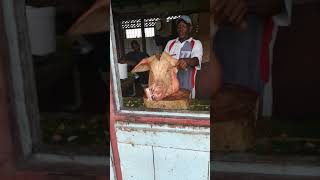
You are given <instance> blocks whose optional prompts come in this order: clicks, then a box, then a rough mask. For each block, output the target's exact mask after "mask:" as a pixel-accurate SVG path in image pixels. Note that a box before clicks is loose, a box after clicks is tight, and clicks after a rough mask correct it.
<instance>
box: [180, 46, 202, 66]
mask: <svg viewBox="0 0 320 180" xmlns="http://www.w3.org/2000/svg"><path fill="white" fill-rule="evenodd" d="M202 56H203V47H202V44H201V42H200V41H197V40H196V42H195V44H194V48H193V50H192V52H191V58H181V59H180V60H179V62H178V65H177V66H178V68H179V66H180V68H181V69H185V68H187V67H195V66H198V69H200V67H201V66H200V65H201V61H202Z"/></svg>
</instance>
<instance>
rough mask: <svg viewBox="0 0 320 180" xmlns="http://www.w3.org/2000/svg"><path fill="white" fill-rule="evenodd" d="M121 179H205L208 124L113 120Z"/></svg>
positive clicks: (208, 149)
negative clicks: (161, 123)
mask: <svg viewBox="0 0 320 180" xmlns="http://www.w3.org/2000/svg"><path fill="white" fill-rule="evenodd" d="M116 133H117V141H118V148H119V155H120V161H121V170H122V176H123V179H126V180H127V179H128V180H140V179H148V180H194V179H197V180H208V179H209V175H208V172H209V164H210V163H209V162H210V128H205V127H191V126H175V127H170V126H169V125H161V126H159V125H154V124H153V125H151V124H137V123H121V122H120V123H119V122H118V123H117V124H116Z"/></svg>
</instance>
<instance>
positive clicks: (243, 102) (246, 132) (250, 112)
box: [210, 85, 259, 152]
mask: <svg viewBox="0 0 320 180" xmlns="http://www.w3.org/2000/svg"><path fill="white" fill-rule="evenodd" d="M258 107H259V98H258V95H257V94H256V93H255V92H254V91H251V90H249V89H247V88H244V87H240V86H236V85H224V87H222V89H221V91H220V92H219V93H218V95H217V96H216V97H215V99H214V101H213V108H212V111H211V115H210V116H211V119H212V122H213V123H212V126H211V130H212V132H213V136H212V137H213V138H211V147H212V150H213V151H222V152H229V151H235V152H243V151H247V150H250V149H252V148H253V147H254V145H255V138H256V137H255V131H256V121H257V113H258Z"/></svg>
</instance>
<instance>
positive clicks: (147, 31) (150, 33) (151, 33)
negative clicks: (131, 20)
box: [144, 27, 154, 37]
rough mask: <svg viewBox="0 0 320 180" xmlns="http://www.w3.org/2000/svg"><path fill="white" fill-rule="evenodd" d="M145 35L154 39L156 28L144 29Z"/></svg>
mask: <svg viewBox="0 0 320 180" xmlns="http://www.w3.org/2000/svg"><path fill="white" fill-rule="evenodd" d="M144 34H145V36H146V37H154V27H149V28H144Z"/></svg>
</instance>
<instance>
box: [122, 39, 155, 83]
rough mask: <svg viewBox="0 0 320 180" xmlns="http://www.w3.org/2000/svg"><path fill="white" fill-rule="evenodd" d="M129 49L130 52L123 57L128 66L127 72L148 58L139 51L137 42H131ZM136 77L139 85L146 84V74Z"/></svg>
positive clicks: (142, 73)
mask: <svg viewBox="0 0 320 180" xmlns="http://www.w3.org/2000/svg"><path fill="white" fill-rule="evenodd" d="M131 48H132V51H131V52H129V53H128V54H126V55H125V57H124V59H125V61H126V63H127V64H128V65H129V69H128V70H129V71H131V70H132V69H133V67H134V66H136V65H137V64H138V63H139V62H140V61H141V60H142V59H143V58H146V57H149V55H148V54H147V53H145V52H141V51H140V45H139V43H138V41H136V40H133V41H131ZM138 75H139V79H140V83H141V84H143V85H144V84H148V72H141V73H138Z"/></svg>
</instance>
